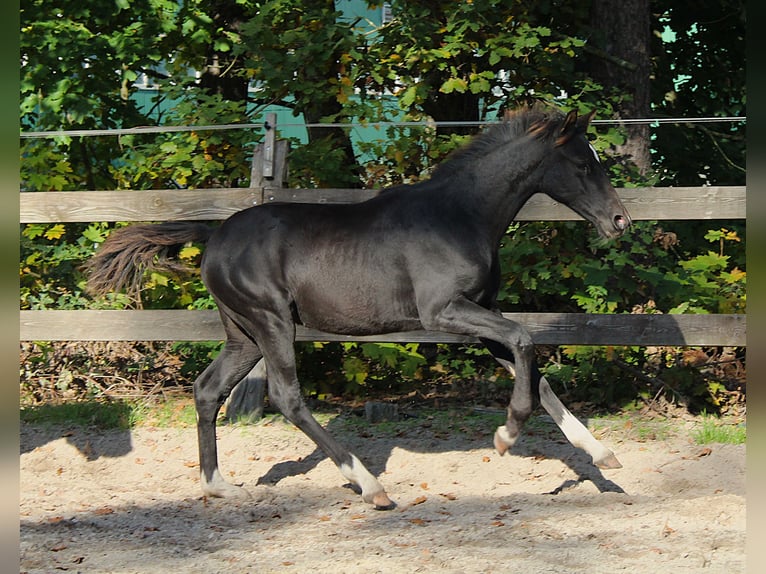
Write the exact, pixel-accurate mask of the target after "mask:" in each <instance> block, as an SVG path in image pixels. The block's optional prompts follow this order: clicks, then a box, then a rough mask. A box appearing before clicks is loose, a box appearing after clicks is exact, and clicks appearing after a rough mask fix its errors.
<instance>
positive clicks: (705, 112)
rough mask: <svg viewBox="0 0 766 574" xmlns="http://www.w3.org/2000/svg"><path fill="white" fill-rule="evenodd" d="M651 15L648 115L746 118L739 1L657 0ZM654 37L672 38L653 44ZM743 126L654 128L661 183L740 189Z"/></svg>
mask: <svg viewBox="0 0 766 574" xmlns="http://www.w3.org/2000/svg"><path fill="white" fill-rule="evenodd" d="M653 10H655V11H656V13H657V19H656V20H655V26H656V27H655V30H656V31H657V33H656V34H655V37H654V41H655V50H654V54H655V61H656V64H655V66H656V73H655V76H654V79H653V81H652V102H653V106H654V111H655V113H656V114H657V115H659V116H666V117H680V118H684V117H715V116H745V115H746V111H747V108H746V106H747V95H746V82H745V63H746V60H747V55H746V51H745V22H746V9H745V2H744V1H742V0H725V1H723V2H710V1H706V2H691V1H686V0H685V1H681V2H676V1H673V2H670V1H667V0H662V1H655V2H654V3H653ZM660 32H665V34H666V36H667V35H668V34H670V35H671V38H670V39H669V40H668V41H664V42H662V43H660V39H659V38H658V34H659V33H660ZM745 128H746V124H744V123H739V122H737V123H711V124H683V123H681V124H679V125H671V126H661V127H659V128H656V129H655V130H654V135H655V138H656V139H655V141H654V142H653V144H652V147H653V148H654V149H655V150H656V153H655V157H654V160H655V168H656V169H657V171H658V172H659V175H660V177H661V181H662V182H663V183H665V184H667V185H699V184H706V183H709V184H713V185H743V184H744V182H745V149H746V148H745V131H746V129H745ZM679 150H683V153H679Z"/></svg>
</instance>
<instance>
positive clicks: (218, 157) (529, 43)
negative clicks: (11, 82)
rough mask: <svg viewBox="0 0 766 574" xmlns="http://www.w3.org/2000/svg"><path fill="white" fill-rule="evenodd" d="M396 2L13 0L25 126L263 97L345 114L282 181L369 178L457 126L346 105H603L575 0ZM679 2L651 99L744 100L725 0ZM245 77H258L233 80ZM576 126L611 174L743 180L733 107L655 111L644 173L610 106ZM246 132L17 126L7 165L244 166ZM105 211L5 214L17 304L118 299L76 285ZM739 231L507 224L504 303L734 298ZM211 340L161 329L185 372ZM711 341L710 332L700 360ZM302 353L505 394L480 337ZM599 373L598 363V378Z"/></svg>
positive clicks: (190, 372)
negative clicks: (16, 273) (370, 133)
mask: <svg viewBox="0 0 766 574" xmlns="http://www.w3.org/2000/svg"><path fill="white" fill-rule="evenodd" d="M390 4H391V8H392V11H393V14H394V20H393V21H392V22H390V23H388V24H386V25H383V26H381V27H378V28H371V27H370V24H369V23H368V22H365V21H364V20H362V19H354V18H350V17H347V16H346V15H344V14H343V13H342V12H340V11H339V9H338V6H337V3H335V2H333V1H331V0H312V1H310V2H297V1H296V0H271V1H265V2H259V1H255V0H185V1H184V2H181V3H178V2H175V1H173V0H147V1H146V2H141V3H135V2H133V3H131V2H127V1H122V0H120V1H118V2H113V3H100V4H99V5H98V6H95V5H93V6H91V5H86V4H83V3H82V2H79V3H78V2H73V1H72V0H61V1H58V2H56V3H53V2H52V1H51V0H29V1H28V2H25V3H24V6H23V7H22V9H21V54H22V61H21V64H22V65H21V106H20V114H21V125H22V129H24V130H52V129H71V128H85V129H89V128H114V127H134V126H145V125H155V124H159V125H173V126H202V125H209V124H220V123H237V122H242V121H246V120H248V119H250V120H256V119H257V118H259V117H260V114H261V113H262V111H263V109H264V108H265V107H266V106H268V105H275V104H278V105H281V106H283V107H285V108H287V109H289V110H292V112H293V113H294V115H296V116H298V117H302V118H303V119H305V120H306V121H308V122H335V123H337V124H339V125H340V126H341V127H333V128H310V129H308V130H307V136H308V138H307V140H306V142H305V143H302V142H301V141H298V140H296V141H295V142H294V146H293V150H292V152H291V155H290V158H289V162H290V184H291V185H299V186H302V187H311V186H320V187H329V186H334V187H347V186H351V185H365V186H367V187H380V186H388V185H393V184H398V183H402V182H412V181H417V180H419V179H422V178H424V177H428V174H429V171H430V169H431V168H432V167H433V166H434V165H435V164H436V163H438V162H439V161H441V160H442V159H443V158H444V157H446V156H447V155H448V154H449V153H450V152H451V151H452V150H454V149H455V148H456V147H458V146H459V145H460V144H461V143H462V142H464V141H465V140H466V139H467V137H468V136H469V135H470V134H471V133H473V132H474V131H475V127H474V126H469V127H466V126H446V127H445V126H438V127H433V126H427V127H413V126H391V125H390V126H387V127H385V128H380V129H379V130H378V134H379V137H375V138H369V139H364V140H362V141H355V142H354V144H353V146H354V147H352V145H351V139H350V137H351V133H352V130H351V129H350V128H346V127H345V126H344V124H350V123H351V122H359V123H368V124H374V123H375V122H380V121H387V120H417V121H426V122H428V121H432V120H434V121H450V120H452V121H457V120H459V121H477V120H484V119H494V118H496V117H498V115H499V114H501V113H502V110H503V109H505V108H509V107H515V106H518V105H520V104H523V103H526V102H529V101H532V100H544V101H547V102H550V103H552V104H553V105H557V106H559V107H561V108H563V109H572V108H576V109H578V110H579V111H581V112H585V111H590V110H591V109H597V110H598V116H597V117H598V118H599V119H606V118H609V117H612V115H613V113H614V110H616V109H619V107H620V103H621V101H622V100H623V99H624V98H626V97H628V96H627V95H626V94H621V93H615V92H614V91H613V90H612V89H611V87H610V86H602V85H599V84H598V83H596V82H594V81H593V79H592V78H591V77H590V76H589V75H588V73H587V69H586V68H585V67H583V66H582V65H581V64H580V62H581V61H582V60H583V55H584V53H585V52H586V50H587V49H588V48H589V37H590V31H591V26H590V22H589V21H588V10H587V6H586V5H585V4H583V3H551V2H538V3H529V2H521V1H520V0H513V1H510V2H508V1H501V0H474V1H473V2H460V1H452V0H451V1H449V2H442V3H440V4H438V6H437V5H434V3H433V2H425V1H420V0H416V1H407V2H403V1H394V2H391V3H390ZM685 4H688V2H685V3H683V2H682V3H681V4H679V3H677V2H676V3H670V2H664V1H655V2H653V3H652V11H653V14H655V15H654V16H653V17H652V18H653V21H652V25H653V27H654V29H655V30H656V31H657V34H655V38H656V39H655V42H658V43H659V42H660V40H659V36H660V32H662V30H663V29H665V28H668V29H670V30H672V31H674V32H675V34H676V36H675V40H674V41H673V42H665V43H663V44H662V45H657V46H655V49H654V58H653V65H654V75H653V80H652V88H653V105H654V109H655V111H656V112H657V114H658V115H663V114H664V115H668V116H697V115H701V116H716V115H721V116H728V115H744V114H745V104H746V99H745V95H744V85H745V84H744V80H743V77H742V75H743V74H744V66H742V62H744V53H743V51H742V50H743V48H744V43H743V42H742V40H741V37H743V34H744V25H743V22H744V6H743V3H742V2H737V1H734V0H727V2H724V3H723V5H716V6H712V5H710V6H708V5H704V6H697V5H696V4H695V5H694V10H690V9H687V8H688V7H685ZM367 5H368V7H370V8H376V7H377V8H379V7H380V3H379V2H373V1H369V2H367ZM40 46H46V49H45V50H40V49H39V47H40ZM721 69H724V70H727V74H726V75H725V77H722V76H721V74H720V72H719V70H721ZM190 70H196V71H197V72H199V74H198V75H199V78H197V77H195V75H194V74H191V73H190ZM138 78H146V79H148V80H149V82H150V83H152V84H154V85H156V86H157V91H156V94H155V95H154V96H153V98H151V100H149V101H148V102H147V101H140V100H139V99H137V98H136V97H134V96H135V89H136V88H135V86H134V82H135V81H136V80H137V79H138ZM248 83H249V84H250V86H251V87H252V88H253V89H252V90H251V91H250V92H246V90H244V91H243V89H241V88H242V85H247V84H248ZM238 85H239V88H237V86H238ZM248 94H249V95H248ZM590 137H591V139H592V143H593V145H594V146H595V147H596V148H597V149H598V151H599V153H600V155H601V156H602V157H604V158H605V160H606V165H607V167H608V169H609V171H610V175H611V177H612V180H613V183H614V184H615V185H616V186H631V185H652V184H663V185H665V184H672V185H689V186H695V185H699V184H711V185H729V184H736V185H740V184H743V183H744V173H743V170H742V169H741V168H742V167H743V165H744V150H745V146H744V125H743V124H712V125H704V126H701V125H697V124H695V125H694V126H689V125H687V126H680V125H679V126H666V125H662V126H660V127H655V128H653V140H652V149H653V161H654V167H655V171H654V173H653V174H650V175H649V176H647V177H645V178H643V179H642V178H640V177H639V176H638V175H637V171H636V170H635V169H634V168H633V166H631V165H630V164H629V163H628V162H627V161H626V159H625V158H624V157H620V156H619V155H618V154H616V153H615V147H616V146H619V145H620V144H622V143H623V142H624V139H625V133H624V131H623V130H622V129H621V128H620V127H619V126H613V125H612V126H598V127H597V128H592V129H591V134H590ZM259 138H260V135H259V134H253V133H251V132H250V131H248V130H235V131H227V132H218V131H204V130H195V131H184V132H173V133H164V134H160V135H154V134H144V135H139V134H135V135H130V136H122V137H120V138H114V137H107V136H104V137H88V138H85V137H58V138H51V139H24V140H22V146H21V155H22V162H21V169H22V173H21V180H22V182H23V189H24V190H25V191H30V192H33V191H48V190H61V191H67V190H83V189H92V190H95V189H118V190H119V189H124V190H129V189H163V188H179V189H187V188H189V189H191V188H205V189H206V188H214V187H238V186H245V185H247V184H248V178H249V157H250V155H251V152H252V146H253V144H255V143H256V142H257V141H258V139H259ZM678 150H684V152H683V153H679V152H678ZM119 225H121V224H116V225H111V224H105V223H90V224H58V223H55V224H29V225H24V226H22V227H21V231H20V232H21V259H20V276H21V277H20V280H21V297H20V298H21V307H22V308H24V309H44V308H53V309H79V308H86V307H87V308H122V307H125V306H129V305H135V304H136V303H137V302H134V301H129V300H128V298H127V297H126V296H125V295H124V294H115V295H112V296H109V297H108V298H106V299H104V300H99V301H92V300H91V299H89V298H88V297H86V296H85V295H83V292H82V287H83V277H82V275H81V274H80V272H79V270H78V268H79V265H80V264H81V263H82V262H83V261H84V260H85V259H87V258H88V257H89V256H90V255H91V254H92V253H93V251H94V249H95V247H96V246H97V245H98V244H99V243H101V242H102V241H103V240H104V238H105V237H106V236H107V235H108V233H109V232H110V230H111V229H113V228H114V227H116V226H119ZM744 239H745V228H744V225H743V224H742V223H741V222H728V221H726V222H719V223H716V224H715V225H714V224H710V223H707V222H682V221H666V222H662V224H658V223H657V222H638V223H636V225H635V226H634V227H633V228H632V229H631V232H630V234H629V235H628V236H626V237H624V238H622V239H620V240H617V241H615V242H612V243H608V244H607V243H604V242H601V241H599V240H598V239H596V238H595V237H593V236H591V234H590V231H587V230H586V228H585V227H584V224H582V223H550V222H542V223H523V224H514V225H512V227H511V228H510V229H509V233H508V235H507V237H506V239H505V241H504V242H503V245H502V246H501V257H502V264H503V277H502V286H501V292H500V303H501V305H502V306H503V309H505V310H539V309H546V310H550V311H585V312H592V313H604V312H609V313H629V312H644V313H657V312H664V313H731V312H735V313H741V312H744V311H745V304H746V295H745V286H746V265H745V258H744ZM199 254H200V249H199V247H198V246H194V245H190V246H187V247H186V248H185V249H184V250H183V251H182V252H181V256H182V257H183V258H185V259H187V260H188V261H189V263H190V264H194V263H196V262H197V261H198V258H199ZM145 286H146V289H145V291H144V292H143V294H142V301H141V302H140V304H141V305H143V306H144V307H150V308H151V307H157V308H172V307H176V308H187V307H188V308H213V307H214V303H213V302H212V300H211V299H210V297H209V295H208V294H207V293H206V291H205V289H204V287H203V286H202V284H201V282H200V281H199V278H198V277H197V276H195V275H191V276H189V277H183V278H177V277H168V276H164V275H162V274H157V273H155V274H152V275H151V276H149V277H147V278H146V283H145ZM217 350H218V345H217V344H216V345H213V346H209V345H198V344H187V343H184V344H178V345H177V346H176V348H175V352H177V353H179V354H180V356H181V357H182V358H183V361H184V364H185V366H184V368H183V371H182V375H183V376H188V377H193V376H194V375H195V374H196V373H197V372H199V370H201V368H202V367H203V366H204V364H205V363H206V362H207V361H208V360H209V359H210V358H211V357H212V356H213V355H214V354H215V353H216V352H217ZM146 352H147V353H149V354H151V351H148V350H147V351H146ZM658 353H659V355H661V356H662V357H663V359H662V360H659V359H658V356H659V355H658ZM54 354H55V353H54ZM723 354H725V353H724V351H723V350H720V349H718V350H711V351H709V352H708V358H709V360H710V361H714V360H717V359H715V358H716V357H720V356H722V355H723ZM734 356H735V359H736V357H737V354H736V352H735V353H734ZM299 359H300V368H301V370H302V371H301V372H302V374H301V376H302V378H303V380H307V381H308V380H311V381H316V383H315V388H312V389H310V391H311V392H313V393H316V394H324V393H339V392H345V393H354V394H357V393H362V392H371V391H379V392H386V391H391V392H393V391H395V390H399V391H402V390H404V389H407V388H409V387H411V386H415V385H416V384H423V383H424V382H438V381H444V380H447V379H451V380H453V381H454V380H456V379H482V380H486V381H489V382H490V383H491V385H492V387H491V388H492V392H493V393H496V394H507V392H508V385H509V383H510V381H509V378H508V376H507V374H506V373H505V372H504V371H502V370H501V369H498V367H497V365H496V364H495V363H494V362H493V361H492V360H491V359H490V358H489V357H488V356H487V355H486V353H484V352H482V351H479V350H477V349H475V348H470V347H468V348H460V349H456V348H454V347H448V346H438V347H437V348H430V347H428V346H425V345H420V346H418V345H393V344H392V345H373V344H345V345H340V344H337V345H318V344H306V345H301V346H300V352H299ZM541 359H542V364H543V365H544V369H545V371H546V372H547V373H548V374H549V376H550V378H551V379H552V380H553V381H554V382H555V383H556V384H558V385H561V386H562V387H564V389H565V391H567V392H570V393H572V396H573V397H574V398H580V399H582V400H587V401H590V402H594V403H598V404H617V405H620V406H624V405H625V404H628V403H629V402H630V401H631V400H635V399H636V397H637V396H638V397H644V398H646V397H649V395H651V397H653V396H654V394H655V393H656V392H657V389H656V388H655V387H652V386H651V385H649V387H651V388H649V387H646V385H645V384H643V383H637V379H636V377H635V376H634V375H635V373H633V375H631V374H629V372H628V371H626V369H625V368H624V367H621V366H619V364H618V360H619V361H620V362H621V363H622V364H624V365H628V366H629V367H634V368H636V369H638V370H639V371H640V370H642V369H644V370H646V371H647V372H650V373H652V376H653V377H655V378H657V379H658V380H660V379H661V380H663V381H666V382H667V383H668V385H667V387H663V388H671V387H672V388H673V389H675V390H674V391H667V394H668V396H670V397H674V396H676V395H675V394H674V393H676V394H682V395H685V396H690V397H692V399H693V400H692V402H694V404H695V405H698V406H699V405H702V406H703V407H704V406H707V407H709V408H710V409H713V410H715V409H719V408H720V407H721V405H722V404H723V403H725V402H726V401H725V399H723V398H722V397H723V396H724V394H725V393H724V392H723V391H721V390H720V389H717V388H716V387H715V385H716V384H718V385H723V386H724V387H726V388H724V391H727V390H730V389H728V387H731V386H732V384H731V383H729V382H727V381H728V380H730V379H732V380H735V381H736V380H739V379H737V377H736V376H734V377H730V379H727V377H729V375H728V374H726V373H723V374H721V372H720V369H719V370H716V369H712V368H711V369H708V371H707V372H708V373H712V374H710V375H709V376H708V375H705V377H703V379H704V380H701V379H700V375H699V373H700V371H699V365H698V364H697V363H694V362H693V361H692V363H689V362H688V361H687V360H686V358H685V355H684V353H683V352H682V351H681V350H677V351H675V352H671V351H662V352H659V351H653V350H651V349H650V350H645V349H605V348H598V349H591V348H571V349H563V350H561V351H560V352H553V351H550V350H543V351H542V357H541ZM727 360H728V359H727ZM734 363H736V360H734ZM706 364H707V363H706ZM695 365H697V366H695ZM695 369H697V370H696V371H695ZM604 379H610V380H613V381H614V383H613V384H610V385H603V383H602V381H603V380H604ZM711 381H712V382H711ZM637 385H638V386H637ZM642 385H643V386H642ZM651 397H650V398H651Z"/></svg>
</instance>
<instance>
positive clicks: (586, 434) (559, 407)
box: [540, 377, 622, 468]
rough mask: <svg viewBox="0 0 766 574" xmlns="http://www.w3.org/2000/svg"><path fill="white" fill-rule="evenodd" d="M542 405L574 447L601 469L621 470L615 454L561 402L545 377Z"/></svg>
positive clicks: (542, 379)
mask: <svg viewBox="0 0 766 574" xmlns="http://www.w3.org/2000/svg"><path fill="white" fill-rule="evenodd" d="M540 403H541V404H542V405H543V408H544V409H545V410H546V411H548V414H549V415H551V417H553V420H554V422H555V423H556V424H557V425H558V427H559V428H560V429H561V432H563V433H564V436H565V437H567V440H569V442H571V443H572V444H573V445H574V446H576V447H579V448H581V449H583V450H584V451H585V452H587V453H588V454H589V455H590V456H591V457H592V458H593V464H595V465H596V466H598V467H600V468H620V467H622V465H621V464H620V463H619V461H618V460H617V458H616V457H615V456H614V453H613V452H612V451H611V450H609V449H608V448H606V447H605V446H604V445H603V444H601V443H600V442H599V441H598V440H596V438H595V437H594V436H593V435H592V434H591V433H590V431H589V430H588V429H587V428H586V427H585V425H583V424H582V423H581V422H580V421H579V420H577V417H575V416H574V415H573V414H572V413H571V412H569V410H568V409H567V408H566V407H565V406H564V404H563V403H562V402H561V401H560V400H559V398H558V397H557V396H556V394H555V393H554V392H553V389H551V386H550V384H549V383H548V381H547V380H546V379H545V377H540Z"/></svg>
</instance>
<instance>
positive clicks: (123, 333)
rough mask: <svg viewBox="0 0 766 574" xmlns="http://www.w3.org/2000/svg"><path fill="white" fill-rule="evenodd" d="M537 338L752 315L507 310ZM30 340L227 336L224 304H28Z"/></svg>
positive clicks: (683, 341)
mask: <svg viewBox="0 0 766 574" xmlns="http://www.w3.org/2000/svg"><path fill="white" fill-rule="evenodd" d="M504 315H505V317H507V318H509V319H511V320H515V321H518V322H520V323H522V324H524V325H525V326H526V327H527V328H528V329H529V331H530V333H531V334H532V338H533V339H534V341H535V343H538V344H554V345H635V346H649V345H669V346H684V345H686V346H745V345H746V331H747V322H746V321H747V318H746V316H745V315H630V314H624V315H593V314H585V313H505V314H504ZM20 325H21V340H22V341H36V340H40V341H66V340H80V341H98V340H111V341H163V340H168V341H206V340H221V339H223V338H224V337H225V335H224V332H223V328H222V326H221V323H220V321H219V319H218V313H217V312H216V311H187V310H151V311H94V310H85V311H83V310H77V311H21V318H20ZM297 339H298V340H300V341H370V342H441V343H469V342H474V341H473V339H471V338H467V337H463V336H459V335H452V334H449V333H434V332H429V331H413V332H408V333H388V334H383V335H374V336H365V337H356V336H353V337H352V336H343V335H333V334H329V333H323V332H321V331H316V330H313V329H306V328H304V327H300V328H299V329H298V333H297Z"/></svg>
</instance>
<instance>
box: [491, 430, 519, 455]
mask: <svg viewBox="0 0 766 574" xmlns="http://www.w3.org/2000/svg"><path fill="white" fill-rule="evenodd" d="M493 442H494V444H495V450H496V451H497V454H499V455H500V456H503V455H504V454H505V453H506V452H508V449H509V448H511V447H512V446H513V445H514V443H515V442H516V439H514V438H511V435H509V434H508V429H507V428H506V427H505V426H499V427H497V430H496V431H495V438H494V440H493Z"/></svg>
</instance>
